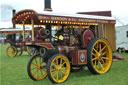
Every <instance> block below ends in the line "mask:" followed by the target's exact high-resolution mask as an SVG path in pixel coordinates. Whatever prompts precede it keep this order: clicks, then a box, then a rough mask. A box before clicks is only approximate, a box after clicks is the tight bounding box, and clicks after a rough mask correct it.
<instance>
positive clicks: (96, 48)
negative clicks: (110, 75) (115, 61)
mask: <svg viewBox="0 0 128 85" xmlns="http://www.w3.org/2000/svg"><path fill="white" fill-rule="evenodd" d="M87 55H88V60H87V61H88V68H89V70H90V71H91V72H92V73H94V74H103V73H106V72H108V71H109V69H110V67H111V64H112V50H111V46H110V44H109V42H108V41H107V40H106V39H103V38H101V39H100V38H95V39H94V40H92V41H91V42H90V43H89V45H88V48H87Z"/></svg>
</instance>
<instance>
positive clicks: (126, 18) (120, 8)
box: [0, 0, 128, 25]
mask: <svg viewBox="0 0 128 85" xmlns="http://www.w3.org/2000/svg"><path fill="white" fill-rule="evenodd" d="M0 2H1V3H0V6H1V7H0V8H1V13H0V16H1V17H0V18H1V19H0V20H1V22H2V23H3V22H4V23H5V22H11V16H12V15H11V11H10V12H9V10H11V9H16V10H17V11H19V10H22V9H34V10H36V11H43V10H44V0H0ZM51 3H52V9H53V11H54V12H62V13H76V12H89V11H112V15H113V17H115V18H116V19H117V25H122V24H124V25H125V24H128V11H127V8H128V4H127V3H128V1H127V0H51ZM3 7H6V9H2V8H3Z"/></svg>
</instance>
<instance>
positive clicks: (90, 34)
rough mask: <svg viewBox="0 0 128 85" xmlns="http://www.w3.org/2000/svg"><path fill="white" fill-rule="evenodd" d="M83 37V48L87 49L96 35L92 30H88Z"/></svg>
mask: <svg viewBox="0 0 128 85" xmlns="http://www.w3.org/2000/svg"><path fill="white" fill-rule="evenodd" d="M82 36H83V37H82V38H83V39H82V48H86V47H87V45H88V43H89V41H90V40H93V39H94V33H93V32H92V31H90V30H86V31H84V33H83V35H82Z"/></svg>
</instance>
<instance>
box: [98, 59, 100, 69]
mask: <svg viewBox="0 0 128 85" xmlns="http://www.w3.org/2000/svg"><path fill="white" fill-rule="evenodd" d="M99 62H100V61H99V60H98V64H97V69H99Z"/></svg>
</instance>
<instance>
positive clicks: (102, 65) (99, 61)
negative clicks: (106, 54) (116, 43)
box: [99, 61, 104, 70]
mask: <svg viewBox="0 0 128 85" xmlns="http://www.w3.org/2000/svg"><path fill="white" fill-rule="evenodd" d="M99 64H100V67H101V68H102V70H104V67H103V65H102V64H101V62H100V61H99Z"/></svg>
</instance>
